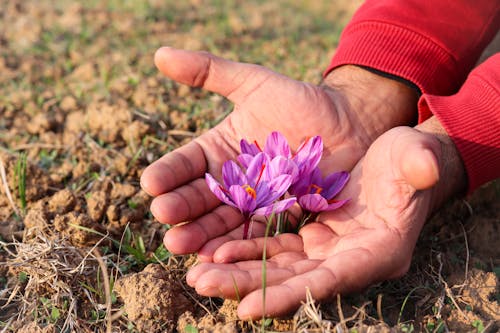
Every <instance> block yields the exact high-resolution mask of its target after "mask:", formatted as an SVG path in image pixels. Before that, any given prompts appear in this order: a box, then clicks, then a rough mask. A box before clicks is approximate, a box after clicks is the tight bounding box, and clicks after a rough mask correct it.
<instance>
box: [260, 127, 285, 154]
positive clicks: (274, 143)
mask: <svg viewBox="0 0 500 333" xmlns="http://www.w3.org/2000/svg"><path fill="white" fill-rule="evenodd" d="M264 151H265V152H266V153H267V154H269V156H270V157H271V158H274V157H276V156H283V157H285V158H290V146H289V145H288V141H286V138H285V137H284V136H283V134H281V133H280V132H272V133H271V134H270V135H269V136H268V137H267V140H266V145H265V146H264Z"/></svg>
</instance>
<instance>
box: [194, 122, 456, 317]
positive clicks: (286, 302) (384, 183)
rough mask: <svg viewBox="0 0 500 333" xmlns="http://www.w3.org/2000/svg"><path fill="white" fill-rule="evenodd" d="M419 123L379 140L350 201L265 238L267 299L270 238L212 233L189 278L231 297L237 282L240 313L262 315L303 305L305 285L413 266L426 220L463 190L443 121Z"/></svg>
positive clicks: (315, 289)
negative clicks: (291, 229)
mask: <svg viewBox="0 0 500 333" xmlns="http://www.w3.org/2000/svg"><path fill="white" fill-rule="evenodd" d="M419 129H420V131H419V130H417V129H413V128H409V127H398V128H395V129H392V130H390V131H388V132H387V133H385V134H383V135H382V136H381V137H380V138H379V139H377V140H376V141H375V142H374V143H373V145H372V146H371V147H370V149H369V150H368V152H367V153H366V156H365V157H364V158H363V159H362V160H361V161H360V162H359V164H358V165H357V166H356V167H355V168H354V170H353V171H352V174H351V180H350V182H349V183H348V185H347V187H346V188H345V189H344V191H343V192H342V193H341V196H342V197H343V198H348V197H350V198H351V200H352V201H351V202H350V203H349V204H347V205H345V206H343V207H342V208H340V209H338V210H335V211H332V212H326V213H323V214H321V215H319V216H318V218H317V221H316V222H314V223H310V224H307V225H305V226H304V227H303V228H302V229H301V230H300V233H299V235H293V234H282V235H279V236H277V237H272V238H268V239H267V240H266V249H267V250H266V251H267V252H266V255H267V260H266V266H267V288H266V301H265V304H264V303H263V299H262V292H263V291H262V289H261V288H262V280H261V276H262V273H261V267H262V260H261V259H260V258H262V249H263V248H264V238H256V239H251V240H234V241H227V239H226V242H225V243H224V244H223V245H220V246H219V247H214V246H211V244H210V243H211V242H214V243H218V240H217V239H214V240H212V241H210V242H209V243H207V245H206V246H205V248H204V250H202V252H204V255H205V256H206V257H207V258H208V257H210V256H211V258H212V260H213V263H202V264H200V265H198V266H195V267H194V268H192V269H191V270H190V271H189V273H188V276H187V281H188V283H189V285H191V286H193V287H194V288H196V291H197V292H198V293H199V294H201V295H205V296H219V297H225V298H235V297H236V288H235V285H236V286H237V290H238V293H239V296H240V297H242V300H241V302H240V304H239V307H238V315H239V317H240V318H241V319H257V318H260V317H262V315H263V313H265V314H266V316H278V315H283V314H286V313H289V312H290V311H293V310H295V309H297V308H298V307H299V306H300V304H301V302H303V301H305V298H306V288H308V289H309V290H310V292H311V295H312V297H313V298H314V299H316V300H321V299H326V298H329V297H332V296H333V295H335V294H337V293H348V292H352V291H356V290H360V289H363V288H365V287H367V286H368V285H370V284H372V283H374V282H378V281H382V280H386V279H393V278H397V277H400V276H402V275H403V274H405V273H406V271H407V270H408V268H409V266H410V262H411V257H412V252H413V249H414V247H415V243H416V241H417V238H418V235H419V233H420V230H421V228H422V226H423V225H424V222H425V221H426V219H427V218H428V217H429V215H430V214H431V213H432V211H433V210H435V209H436V208H437V207H438V206H439V205H440V204H442V203H443V201H444V200H445V199H446V198H449V197H450V196H451V195H452V194H453V193H457V192H459V191H461V190H463V189H464V188H465V183H464V179H465V173H464V169H463V166H462V163H461V160H460V158H459V157H458V153H457V151H456V150H455V148H454V145H453V143H452V142H451V141H450V140H449V138H447V137H446V136H445V135H443V134H444V131H443V130H442V128H441V127H440V125H439V123H438V122H437V121H436V120H435V119H432V120H429V121H427V122H426V123H424V124H423V125H422V126H419ZM438 180H439V182H438ZM436 183H437V186H434V187H433V185H434V184H436ZM264 307H265V309H264ZM264 311H265V312H264Z"/></svg>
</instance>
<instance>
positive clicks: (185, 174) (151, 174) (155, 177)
mask: <svg viewBox="0 0 500 333" xmlns="http://www.w3.org/2000/svg"><path fill="white" fill-rule="evenodd" d="M206 170H207V161H206V159H205V153H204V151H203V149H202V148H201V146H200V145H199V144H198V143H197V142H196V141H191V142H189V143H188V144H186V145H184V146H182V147H180V148H178V149H176V150H174V151H172V152H170V153H168V154H165V155H164V156H163V157H161V158H160V159H158V160H157V161H155V162H153V163H152V164H151V165H149V166H148V167H147V168H146V169H145V170H144V172H143V173H142V175H141V187H142V188H143V189H144V191H146V192H147V193H148V194H149V195H152V196H158V195H160V194H162V193H165V192H168V191H170V190H172V189H174V188H176V187H178V186H180V185H182V184H186V183H188V182H189V181H191V180H194V179H196V178H200V177H203V175H204V174H205V172H206Z"/></svg>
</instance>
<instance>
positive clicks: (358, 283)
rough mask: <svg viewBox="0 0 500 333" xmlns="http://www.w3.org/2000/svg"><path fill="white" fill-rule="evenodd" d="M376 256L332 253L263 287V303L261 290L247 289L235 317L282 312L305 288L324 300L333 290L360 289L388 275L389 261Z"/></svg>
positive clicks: (294, 303) (293, 307)
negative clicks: (302, 271) (333, 254)
mask: <svg viewBox="0 0 500 333" xmlns="http://www.w3.org/2000/svg"><path fill="white" fill-rule="evenodd" d="M379 258H380V256H377V257H375V256H373V254H372V253H371V252H370V251H367V250H365V249H362V248H357V249H353V250H350V251H346V252H343V253H340V254H338V255H335V256H333V257H331V258H330V259H328V260H327V261H325V262H323V263H322V264H321V265H319V266H318V267H317V268H316V269H314V270H311V271H307V272H305V273H304V274H301V275H297V276H294V277H292V278H290V279H288V280H286V281H284V282H283V283H281V284H279V285H275V286H270V287H268V288H266V298H265V304H264V302H263V299H262V292H263V291H262V290H256V291H253V292H251V293H250V294H249V295H247V296H246V297H245V298H243V300H242V301H241V303H240V305H239V306H238V316H239V317H240V318H241V319H244V320H248V319H257V318H260V317H261V316H262V315H263V310H264V309H265V315H266V316H272V317H274V316H281V315H285V314H287V313H289V312H291V311H293V310H296V309H297V308H298V307H299V306H300V304H301V303H302V302H304V301H305V300H306V293H307V290H309V292H310V293H311V296H312V297H313V299H315V300H324V299H327V298H331V297H333V296H334V295H336V294H337V293H348V292H352V291H354V290H359V289H362V288H364V287H366V286H368V285H369V284H370V283H373V282H374V281H379V280H380V279H381V278H382V276H384V277H388V268H389V267H393V264H392V263H389V265H386V263H384V262H381V260H379Z"/></svg>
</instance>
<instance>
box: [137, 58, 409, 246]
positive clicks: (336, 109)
mask: <svg viewBox="0 0 500 333" xmlns="http://www.w3.org/2000/svg"><path fill="white" fill-rule="evenodd" d="M162 52H163V53H162ZM159 54H160V55H159V56H157V57H156V64H157V66H158V67H159V68H160V70H162V71H163V72H164V73H165V74H166V75H167V76H169V77H171V78H173V79H174V80H176V81H179V82H181V83H186V84H190V85H193V86H201V87H203V88H205V89H208V90H211V91H214V92H217V93H220V94H222V95H223V96H226V97H227V98H228V99H229V100H231V101H232V102H233V103H234V104H235V108H234V111H233V112H232V113H231V114H230V115H229V116H228V117H227V118H226V119H225V120H224V121H223V122H222V123H220V124H219V125H218V126H216V127H215V128H214V129H212V130H210V131H208V132H207V133H205V134H204V135H202V136H200V137H199V138H197V139H196V140H194V141H193V142H191V143H189V144H188V145H186V146H183V147H181V148H179V149H177V150H176V151H174V152H173V153H169V154H167V155H165V156H163V157H162V158H161V159H159V160H158V161H156V162H155V163H153V164H152V165H150V166H149V167H148V168H147V169H146V170H145V171H144V173H143V175H142V177H141V184H142V186H143V188H144V189H145V190H146V191H147V192H148V193H149V194H151V195H153V196H155V199H154V200H153V202H152V205H151V211H152V212H153V214H154V216H155V217H156V218H157V219H158V220H159V221H160V222H163V223H169V224H177V223H180V222H183V221H189V220H191V221H193V220H194V222H193V223H190V224H189V225H185V226H183V227H181V228H175V229H172V230H171V231H169V232H168V233H167V235H166V238H165V242H166V245H167V247H168V248H169V250H171V251H172V252H174V253H192V252H194V251H197V250H198V249H199V248H200V247H201V246H203V245H204V244H205V243H206V242H207V241H208V240H211V239H213V238H216V237H218V236H221V235H225V234H227V233H228V232H230V231H231V230H233V229H235V228H237V227H238V226H239V225H240V223H241V218H240V217H239V216H238V214H237V213H236V212H235V211H234V210H232V209H230V208H228V207H223V206H219V204H220V203H219V201H218V200H217V199H216V198H215V196H213V195H212V194H211V193H210V191H209V190H208V187H207V185H206V183H205V181H204V179H203V177H204V174H205V173H206V172H209V173H211V174H213V175H215V176H217V175H220V174H221V167H222V164H223V163H224V162H225V161H226V160H228V159H235V157H236V155H237V154H238V150H239V141H240V140H241V139H242V138H245V139H247V140H250V141H253V140H256V141H257V142H260V143H261V144H262V143H263V141H264V139H265V138H266V137H267V136H268V134H269V133H270V132H271V131H279V132H281V133H282V134H283V135H284V136H285V137H286V138H287V139H288V140H289V143H290V145H291V146H292V148H296V147H297V146H298V145H299V143H300V142H301V141H303V140H304V139H305V138H306V137H308V136H314V135H320V136H321V137H322V138H323V142H324V153H323V160H322V167H323V169H324V171H325V172H330V171H334V170H335V169H336V170H339V169H343V170H350V169H351V168H352V167H353V166H354V164H355V163H356V162H357V161H358V159H359V158H360V157H361V156H362V155H363V154H364V152H365V150H366V149H367V147H368V145H369V143H370V142H371V140H372V138H371V137H370V136H371V135H372V134H373V133H372V132H371V131H370V130H369V127H370V126H371V124H374V122H371V123H370V122H369V121H368V123H369V124H370V125H368V126H367V125H366V123H367V121H364V122H363V121H362V119H361V118H362V117H363V116H362V115H361V112H360V114H359V115H358V114H357V113H356V112H357V111H355V110H350V109H352V105H351V104H350V103H349V102H348V98H346V97H345V96H343V94H342V93H341V90H334V89H329V88H326V87H318V86H314V85H311V84H307V83H303V82H298V81H295V80H292V79H289V78H287V77H285V76H282V75H279V74H276V73H274V72H272V71H269V70H267V69H265V68H263V67H260V66H256V65H250V64H241V63H234V62H229V61H225V60H222V59H220V58H216V57H214V56H210V55H208V54H204V53H194V52H187V51H179V50H171V49H167V50H166V51H165V50H163V51H161V52H160V53H159ZM361 111H362V110H361ZM366 114H369V112H366ZM351 118H355V119H356V121H351ZM391 121H392V120H391ZM396 121H400V120H396ZM325 124H328V126H325ZM354 124H355V125H354ZM332 166H333V168H334V169H333V168H332ZM208 225H210V228H209V229H208V228H207V227H206V226H208ZM219 241H222V240H221V239H219Z"/></svg>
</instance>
